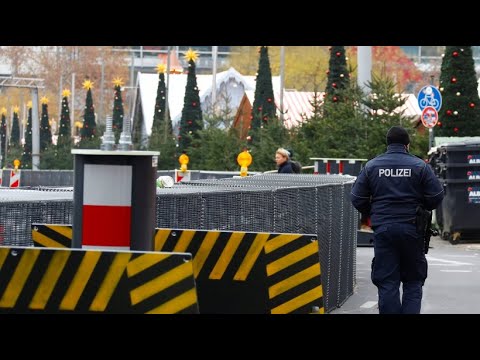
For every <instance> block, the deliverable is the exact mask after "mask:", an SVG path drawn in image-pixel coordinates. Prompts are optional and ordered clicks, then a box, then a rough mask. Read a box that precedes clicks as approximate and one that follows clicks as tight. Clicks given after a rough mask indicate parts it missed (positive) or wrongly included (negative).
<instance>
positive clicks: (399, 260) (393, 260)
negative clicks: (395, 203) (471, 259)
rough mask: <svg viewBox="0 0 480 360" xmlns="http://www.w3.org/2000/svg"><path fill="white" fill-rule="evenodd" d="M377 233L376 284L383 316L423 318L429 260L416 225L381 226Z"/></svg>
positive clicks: (373, 265) (374, 280)
mask: <svg viewBox="0 0 480 360" xmlns="http://www.w3.org/2000/svg"><path fill="white" fill-rule="evenodd" d="M374 232H375V234H374V239H375V240H374V247H375V257H374V259H373V261H372V282H373V283H374V284H375V285H376V286H377V288H378V308H379V311H380V314H419V313H420V308H421V303H422V287H423V284H424V282H425V279H426V278H427V260H426V259H425V254H424V249H423V242H422V237H421V236H420V235H419V234H418V233H417V229H416V226H415V224H414V223H396V224H386V225H380V226H378V227H376V228H375V230H374ZM400 282H402V283H403V296H402V301H400Z"/></svg>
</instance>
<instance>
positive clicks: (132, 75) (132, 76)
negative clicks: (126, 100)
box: [124, 49, 135, 119]
mask: <svg viewBox="0 0 480 360" xmlns="http://www.w3.org/2000/svg"><path fill="white" fill-rule="evenodd" d="M131 55H132V58H131V60H130V89H133V86H134V83H135V82H134V80H135V53H134V51H133V49H132V53H131ZM134 101H135V99H134V94H130V108H129V110H130V118H131V119H133V115H134V114H133V102H134ZM124 117H125V115H124Z"/></svg>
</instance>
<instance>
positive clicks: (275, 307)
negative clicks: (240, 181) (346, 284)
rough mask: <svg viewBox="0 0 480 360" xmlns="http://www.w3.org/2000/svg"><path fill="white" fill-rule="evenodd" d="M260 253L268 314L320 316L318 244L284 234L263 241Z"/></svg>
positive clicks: (320, 291)
mask: <svg viewBox="0 0 480 360" xmlns="http://www.w3.org/2000/svg"><path fill="white" fill-rule="evenodd" d="M264 250H265V254H266V262H267V276H268V298H269V301H270V302H269V306H270V309H271V313H272V314H290V313H295V314H304V313H309V312H311V313H318V314H323V313H324V311H325V309H324V307H323V288H322V279H321V272H320V262H319V257H318V241H317V240H316V239H314V238H311V237H310V238H309V237H308V236H301V237H298V235H295V234H284V235H279V236H277V237H273V238H272V239H270V240H269V241H267V243H266V244H265V247H264Z"/></svg>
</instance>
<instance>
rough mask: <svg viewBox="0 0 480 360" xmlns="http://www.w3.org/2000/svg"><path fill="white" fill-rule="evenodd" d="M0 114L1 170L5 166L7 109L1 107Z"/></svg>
mask: <svg viewBox="0 0 480 360" xmlns="http://www.w3.org/2000/svg"><path fill="white" fill-rule="evenodd" d="M0 114H1V115H2V123H1V125H0V138H1V139H2V142H1V146H2V150H1V151H2V164H1V166H2V168H3V166H4V164H5V146H6V141H7V117H6V116H7V108H5V107H2V108H1V109H0Z"/></svg>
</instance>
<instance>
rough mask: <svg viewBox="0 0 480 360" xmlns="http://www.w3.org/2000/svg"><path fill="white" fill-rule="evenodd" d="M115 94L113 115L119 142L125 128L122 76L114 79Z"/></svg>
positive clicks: (114, 129)
mask: <svg viewBox="0 0 480 360" xmlns="http://www.w3.org/2000/svg"><path fill="white" fill-rule="evenodd" d="M113 85H114V90H115V95H114V98H113V115H112V128H113V133H114V134H115V142H117V143H118V140H119V139H120V134H121V133H122V129H123V100H122V85H123V81H122V79H121V78H115V79H114V80H113Z"/></svg>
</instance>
